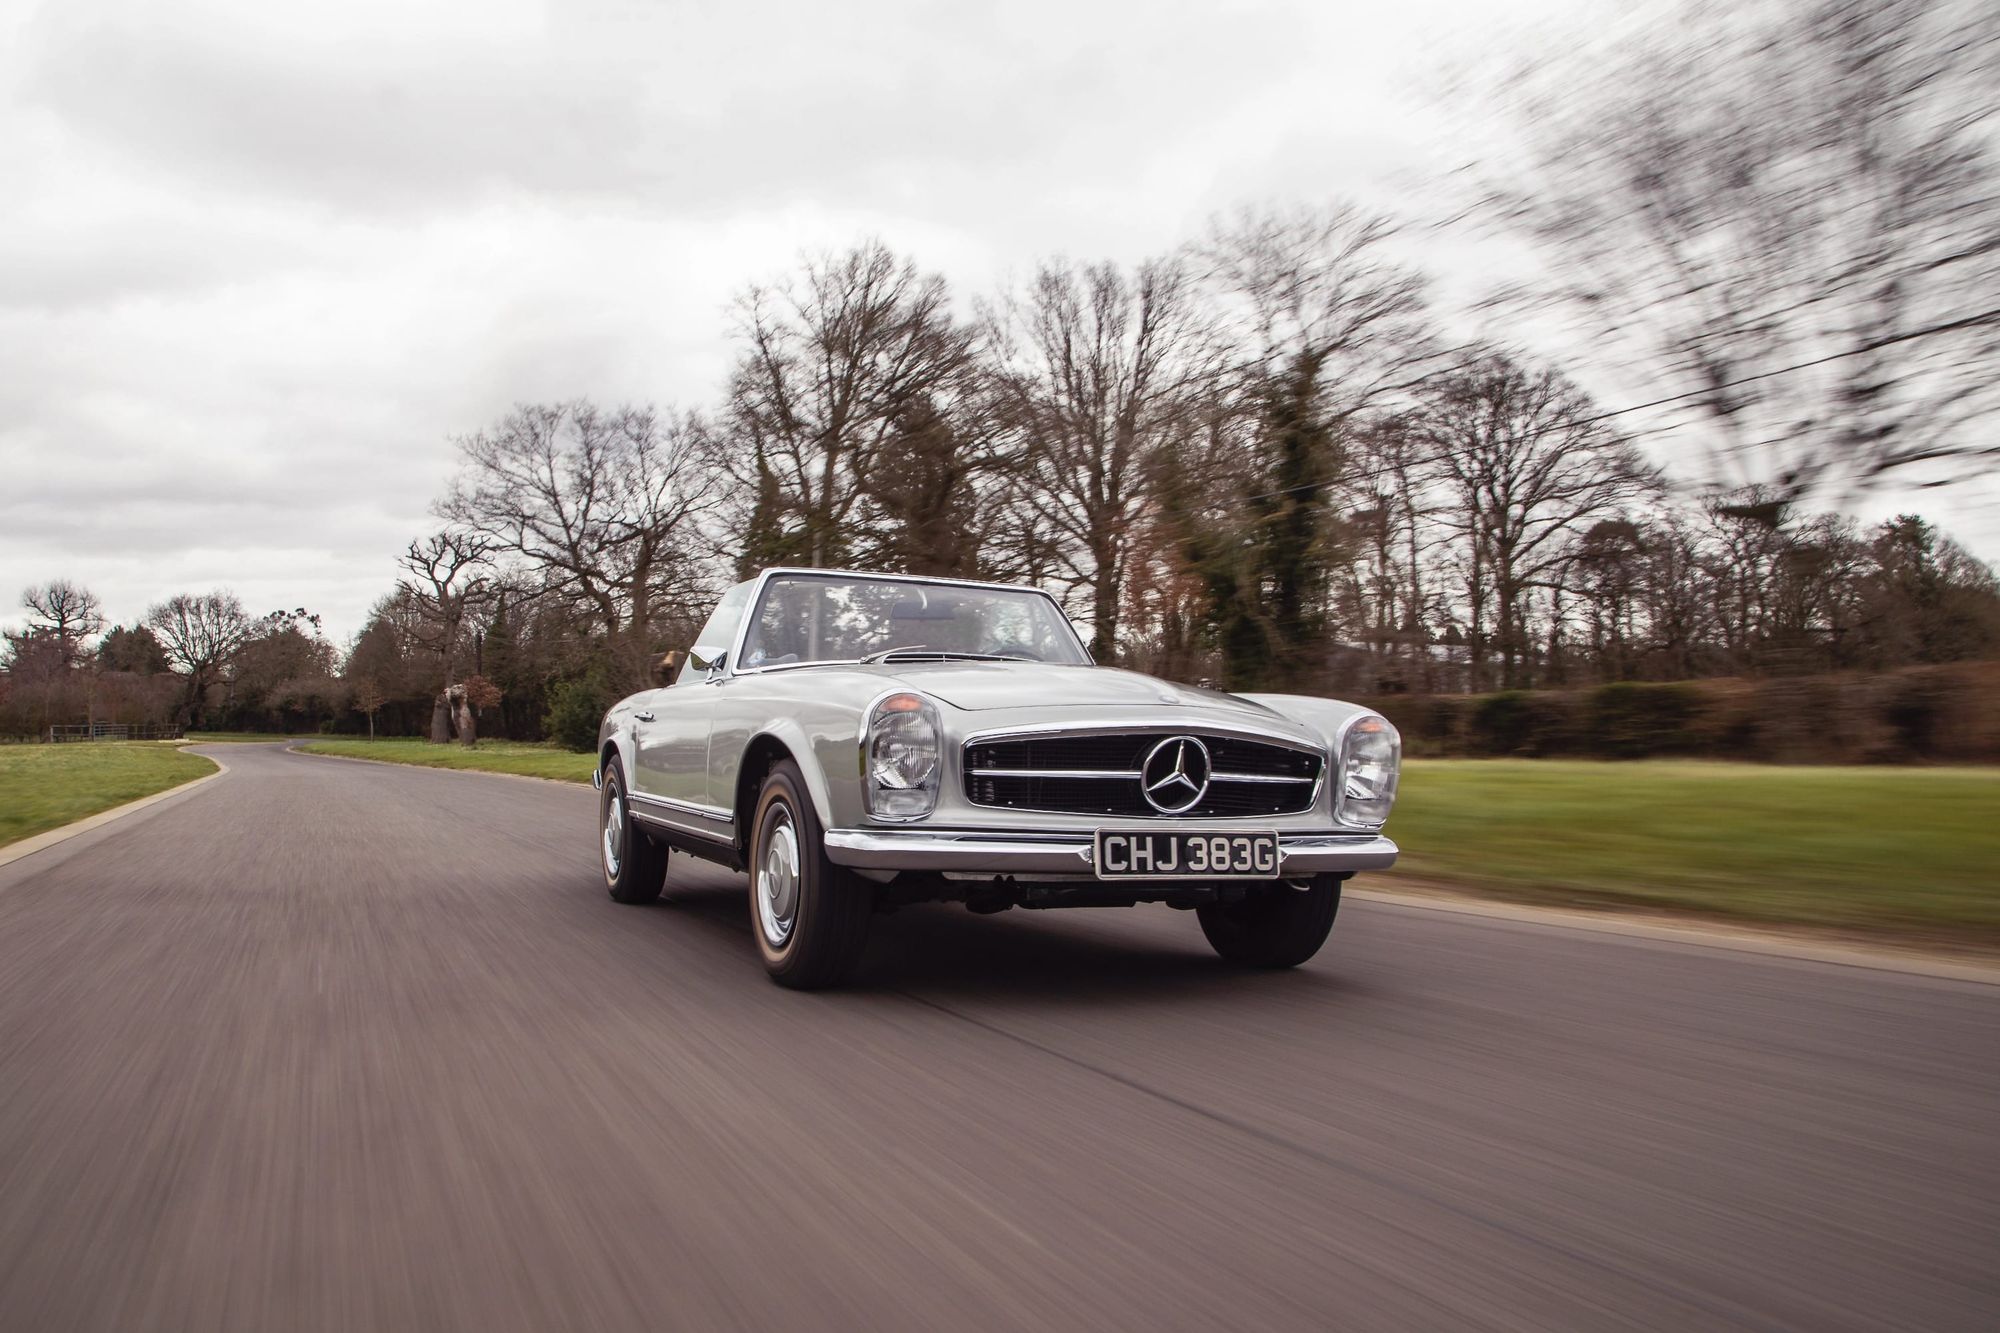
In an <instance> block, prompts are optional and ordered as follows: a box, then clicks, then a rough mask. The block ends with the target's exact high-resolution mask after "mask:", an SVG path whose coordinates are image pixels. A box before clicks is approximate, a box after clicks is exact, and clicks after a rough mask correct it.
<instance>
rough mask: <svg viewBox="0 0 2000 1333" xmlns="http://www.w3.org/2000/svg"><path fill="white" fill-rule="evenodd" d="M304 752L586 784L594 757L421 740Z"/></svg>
mask: <svg viewBox="0 0 2000 1333" xmlns="http://www.w3.org/2000/svg"><path fill="white" fill-rule="evenodd" d="M299 749H301V750H304V751H305V752H306V753H307V754H335V755H345V756H346V757H347V758H349V759H379V760H382V761H383V762H385V763H391V764H416V765H419V766H420V767H423V768H469V769H475V770H478V771H480V772H484V773H518V774H521V775H523V776H525V777H531V778H557V779H560V780H561V781H564V782H589V781H590V770H591V768H592V767H593V766H594V765H595V762H596V760H595V757H594V756H592V755H587V754H577V753H575V752H573V751H570V750H563V749H558V748H557V747H556V746H553V745H534V744H529V743H528V742H525V741H481V742H479V744H477V745H475V746H473V747H471V748H470V749H468V748H467V747H465V746H463V745H432V744H431V743H430V742H429V741H422V740H406V739H398V740H376V741H369V740H346V739H340V740H315V741H309V742H307V743H306V744H304V745H301V746H300V747H299Z"/></svg>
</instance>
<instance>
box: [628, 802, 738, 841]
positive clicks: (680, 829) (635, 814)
mask: <svg viewBox="0 0 2000 1333" xmlns="http://www.w3.org/2000/svg"><path fill="white" fill-rule="evenodd" d="M632 818H634V819H637V820H639V821H641V822H642V823H647V824H651V825H653V826H654V827H655V828H663V829H665V830H667V831H668V832H669V833H678V834H680V835H681V836H682V837H684V838H699V839H701V841H703V842H712V843H714V844H715V845H716V846H718V847H734V846H735V845H736V838H735V836H734V835H733V834H731V833H727V832H724V831H722V830H720V829H703V828H690V827H688V826H687V825H686V824H677V823H675V822H674V821H673V820H671V819H667V818H664V817H662V816H660V815H655V814H649V813H648V812H646V811H644V810H641V809H638V808H637V807H636V806H635V807H634V808H633V810H632Z"/></svg>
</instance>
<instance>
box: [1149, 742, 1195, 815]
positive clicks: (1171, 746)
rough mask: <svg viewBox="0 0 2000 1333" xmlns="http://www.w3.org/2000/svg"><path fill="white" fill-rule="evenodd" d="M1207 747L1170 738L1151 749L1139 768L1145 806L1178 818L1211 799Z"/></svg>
mask: <svg viewBox="0 0 2000 1333" xmlns="http://www.w3.org/2000/svg"><path fill="white" fill-rule="evenodd" d="M1208 775H1209V760H1208V747H1207V746H1206V745H1203V744H1202V743H1201V742H1200V741H1198V740H1196V739H1195V738H1194V737H1192V736H1169V737H1167V739H1165V740H1163V741H1161V742H1160V743H1159V744H1158V745H1155V746H1154V747H1153V748H1152V751H1151V752H1150V753H1149V754H1147V756H1146V762H1145V763H1144V764H1142V765H1140V767H1139V783H1140V785H1141V787H1142V788H1144V790H1145V793H1146V804H1148V805H1150V806H1152V807H1153V808H1154V809H1155V810H1158V811H1159V812H1160V813H1161V814H1163V815H1178V814H1183V813H1185V812H1187V811H1189V810H1192V809H1194V808H1195V807H1196V806H1197V805H1199V804H1201V798H1202V797H1204V796H1206V795H1208Z"/></svg>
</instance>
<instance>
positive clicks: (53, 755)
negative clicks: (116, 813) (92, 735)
mask: <svg viewBox="0 0 2000 1333" xmlns="http://www.w3.org/2000/svg"><path fill="white" fill-rule="evenodd" d="M213 772H215V764H214V763H213V762H212V761H210V760H207V759H204V758H202V757H201V756H200V755H198V754H185V753H183V752H181V751H180V750H176V749H174V748H172V747H171V746H165V745H159V744H155V743H154V742H152V741H129V742H126V741H93V742H88V743H81V742H80V743H78V744H75V745H0V847H4V846H6V845H7V844H8V843H11V842H19V841H20V840H21V839H23V838H32V837H34V836H35V835H36V834H37V833H46V832H48V831H49V830H50V829H54V828H61V827H62V826H63V825H64V824H70V823H74V822H75V821H77V820H79V819H86V818H88V817H89V816H91V815H94V814H97V813H99V812H101V811H104V810H109V809H111V808H112V807H113V806H116V805H123V804H125V803H126V802H127V801H136V800H138V799H139V798H140V797H142V796H151V795H152V794H153V793H154V792H160V791H165V790H166V789H167V788H169V787H178V786H180V785H181V784H182V783H183V782H192V781H193V780H194V779H196V778H199V777H203V776H206V775H207V774H210V773H213Z"/></svg>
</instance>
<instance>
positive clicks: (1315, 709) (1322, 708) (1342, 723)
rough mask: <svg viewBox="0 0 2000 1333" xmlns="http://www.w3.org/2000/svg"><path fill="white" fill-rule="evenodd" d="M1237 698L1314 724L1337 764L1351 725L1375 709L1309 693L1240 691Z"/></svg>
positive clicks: (1298, 720) (1305, 722) (1310, 725)
mask: <svg viewBox="0 0 2000 1333" xmlns="http://www.w3.org/2000/svg"><path fill="white" fill-rule="evenodd" d="M1236 697H1237V698H1239V699H1248V700H1249V701H1250V702H1252V703H1258V704H1262V705H1264V707H1266V708H1268V709H1270V710H1271V711H1273V712H1275V713H1282V714H1283V715H1284V716H1286V717H1288V718H1291V719H1292V720H1293V721H1294V722H1299V723H1302V724H1304V725H1305V726H1308V727H1311V728H1312V729H1313V730H1314V731H1316V732H1318V733H1319V735H1320V739H1322V740H1323V741H1325V742H1326V748H1327V754H1328V755H1329V756H1330V757H1331V759H1332V761H1333V762H1334V763H1336V764H1337V763H1339V762H1340V740H1341V736H1342V734H1343V733H1344V732H1345V731H1346V730H1347V727H1348V724H1349V723H1351V722H1353V721H1354V719H1355V718H1357V717H1363V716H1365V715H1367V714H1369V713H1371V712H1373V711H1374V710H1373V709H1369V708H1363V707H1362V706H1361V705H1359V704H1350V703H1345V702H1342V701H1341V700H1339V699H1322V698H1319V697H1317V696H1315V695H1310V694H1239V695H1237V696H1236Z"/></svg>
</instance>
